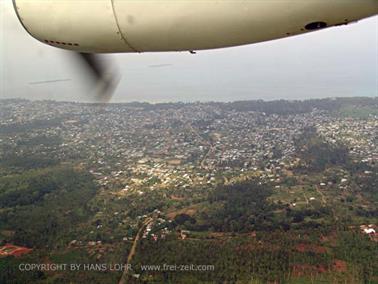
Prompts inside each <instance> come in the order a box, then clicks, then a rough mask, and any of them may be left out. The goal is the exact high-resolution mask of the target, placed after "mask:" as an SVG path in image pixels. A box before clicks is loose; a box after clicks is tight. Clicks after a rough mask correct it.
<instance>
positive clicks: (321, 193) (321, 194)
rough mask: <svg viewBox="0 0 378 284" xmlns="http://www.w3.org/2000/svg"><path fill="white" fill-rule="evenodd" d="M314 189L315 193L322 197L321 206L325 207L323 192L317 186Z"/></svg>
mask: <svg viewBox="0 0 378 284" xmlns="http://www.w3.org/2000/svg"><path fill="white" fill-rule="evenodd" d="M315 188H316V191H317V193H319V194H320V196H321V197H322V203H323V205H324V206H325V205H327V200H326V199H325V196H324V194H323V192H321V190H320V189H319V187H318V186H316V187H315Z"/></svg>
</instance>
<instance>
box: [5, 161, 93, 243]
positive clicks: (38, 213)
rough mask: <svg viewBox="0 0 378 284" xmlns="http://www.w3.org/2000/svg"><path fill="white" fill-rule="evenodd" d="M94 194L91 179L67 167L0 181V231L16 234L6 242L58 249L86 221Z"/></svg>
mask: <svg viewBox="0 0 378 284" xmlns="http://www.w3.org/2000/svg"><path fill="white" fill-rule="evenodd" d="M95 193H96V186H95V185H94V183H93V181H92V177H91V176H90V175H88V174H85V173H82V172H79V171H76V170H74V169H72V168H70V167H55V168H50V169H39V170H30V171H27V172H25V173H23V174H16V175H12V176H6V177H2V178H0V210H1V211H0V230H11V231H14V232H15V233H14V235H13V237H12V238H11V239H6V241H8V242H15V243H17V244H20V245H25V246H29V247H41V246H50V247H57V246H58V245H59V244H60V242H64V241H66V240H67V235H68V234H69V233H70V232H71V231H72V230H74V229H75V225H76V224H78V223H79V222H83V221H85V220H86V219H87V218H88V217H89V215H90V214H91V213H90V211H89V210H88V208H87V202H88V201H89V200H90V199H91V198H92V197H93V196H94V195H95Z"/></svg>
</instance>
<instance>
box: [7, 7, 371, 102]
mask: <svg viewBox="0 0 378 284" xmlns="http://www.w3.org/2000/svg"><path fill="white" fill-rule="evenodd" d="M107 57H109V58H110V59H111V60H112V61H113V62H114V63H115V64H117V66H118V68H119V70H120V74H121V76H122V77H121V81H120V84H119V86H118V88H117V90H116V92H115V94H114V96H113V98H112V100H111V101H112V102H129V101H147V102H175V101H184V102H192V101H235V100H256V99H264V100H273V99H290V100H293V99H308V98H323V97H349V96H378V17H372V18H368V19H364V20H361V21H360V22H358V23H355V24H351V25H348V26H342V27H337V28H330V29H326V30H322V31H319V32H315V33H310V34H305V35H300V36H295V37H291V38H286V39H281V40H274V41H270V42H264V43H259V44H253V45H247V46H241V47H233V48H226V49H218V50H210V51H199V52H197V54H195V55H192V54H190V53H188V52H185V53H173V52H170V53H142V54H127V53H125V54H114V55H107ZM84 79H85V78H84V77H83V70H82V69H81V68H80V65H79V64H78V63H77V62H74V61H73V60H72V54H71V52H68V51H64V50H60V49H56V48H53V47H50V46H47V45H44V44H42V43H40V42H39V41H37V40H35V39H33V38H32V37H31V36H29V35H28V34H27V33H26V32H25V31H24V30H23V28H22V26H21V25H20V23H19V22H18V20H17V17H16V15H15V13H14V11H13V7H12V4H11V0H0V99H3V98H26V99H31V100H42V99H48V100H61V101H88V100H90V94H91V90H90V88H89V87H88V84H86V83H85V82H86V81H85V80H84ZM50 80H52V81H53V80H60V81H57V82H55V83H49V84H35V82H40V81H50Z"/></svg>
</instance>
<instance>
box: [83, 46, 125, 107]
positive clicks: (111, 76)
mask: <svg viewBox="0 0 378 284" xmlns="http://www.w3.org/2000/svg"><path fill="white" fill-rule="evenodd" d="M78 55H79V58H80V59H81V61H82V62H83V63H84V66H86V68H87V69H88V71H89V75H91V77H92V79H93V81H94V84H95V95H94V99H95V100H96V101H98V102H101V103H107V102H109V101H110V99H111V98H112V95H113V93H114V91H115V89H116V87H117V85H118V82H119V79H120V76H119V74H118V72H116V70H115V68H113V67H112V66H111V64H110V63H109V61H106V60H105V59H104V58H102V57H101V56H100V55H96V54H92V53H78Z"/></svg>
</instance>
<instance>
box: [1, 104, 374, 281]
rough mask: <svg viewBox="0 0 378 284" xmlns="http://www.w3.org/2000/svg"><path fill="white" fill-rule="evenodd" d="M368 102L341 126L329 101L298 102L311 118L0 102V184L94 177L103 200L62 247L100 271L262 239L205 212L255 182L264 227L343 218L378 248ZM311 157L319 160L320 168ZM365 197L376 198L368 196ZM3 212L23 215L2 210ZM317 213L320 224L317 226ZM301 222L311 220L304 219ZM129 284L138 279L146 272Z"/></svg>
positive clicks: (269, 110)
mask: <svg viewBox="0 0 378 284" xmlns="http://www.w3.org/2000/svg"><path fill="white" fill-rule="evenodd" d="M327 100H329V101H327ZM356 100H357V101H358V100H359V99H358V98H357V99H356ZM370 100H371V101H372V102H370V101H369V102H368V103H365V102H364V100H362V101H363V104H364V105H363V107H362V108H367V107H371V109H372V111H371V109H368V110H367V111H366V113H365V112H364V113H363V115H354V114H353V115H349V113H348V114H347V115H346V116H344V114H345V113H343V111H344V112H346V111H345V108H344V105H345V102H344V101H342V99H340V101H336V103H337V107H334V109H329V107H328V106H329V105H330V104H332V103H335V102H334V100H332V99H325V100H324V102H323V101H320V103H318V102H316V103H315V104H314V106H311V107H310V108H309V107H308V105H305V106H303V104H304V103H301V102H297V104H299V105H300V106H301V107H303V108H305V110H301V109H300V108H295V107H293V109H292V110H287V109H286V107H287V105H286V103H283V102H282V105H283V107H281V105H280V103H279V102H278V103H277V105H278V107H277V105H273V103H272V104H269V103H266V104H267V107H266V106H265V105H264V108H263V109H257V107H255V105H254V104H253V103H251V105H252V106H251V107H250V108H248V107H245V106H243V107H241V106H240V104H233V103H211V102H209V103H171V104H156V105H152V104H147V103H127V104H107V105H102V104H84V103H73V102H54V101H28V100H2V101H1V104H0V160H1V163H0V173H1V175H2V176H4V177H6V176H9V175H17V174H18V175H21V174H22V173H23V172H25V171H28V170H33V169H36V168H41V169H48V168H54V167H57V166H59V167H62V166H70V167H73V168H74V169H75V170H77V171H81V172H86V173H88V174H90V176H91V177H93V179H94V182H95V184H96V187H97V189H96V193H93V194H95V195H94V196H93V198H90V199H88V202H87V203H86V207H88V212H93V215H92V216H91V217H88V221H86V222H84V223H83V224H82V225H80V234H79V233H78V232H79V231H77V230H78V229H75V230H76V231H75V230H73V231H75V232H76V233H72V234H71V236H70V239H68V236H67V237H65V238H64V239H65V240H64V241H63V240H62V245H63V246H64V247H67V248H70V249H75V248H76V249H83V250H85V251H87V253H88V255H89V256H90V257H93V258H94V259H95V260H97V261H100V260H104V259H106V256H105V255H107V254H109V253H111V252H112V251H114V249H115V248H114V246H112V244H114V243H124V244H125V245H126V246H127V247H129V249H130V247H131V246H134V245H135V249H136V250H137V247H136V246H137V245H138V241H139V242H141V240H142V242H143V240H144V241H147V242H151V243H156V242H158V241H166V240H170V239H171V238H172V236H173V238H174V239H178V240H181V241H184V240H185V241H190V240H196V239H197V240H198V239H202V238H203V232H210V233H209V234H208V235H207V238H209V237H210V238H215V239H217V236H219V234H221V232H222V234H223V235H222V236H223V237H224V236H228V235H227V234H229V232H233V233H235V232H236V233H240V234H244V233H247V231H248V230H247V229H246V228H249V229H250V231H252V232H253V234H254V235H256V231H259V228H260V226H259V225H258V224H257V223H254V222H252V223H250V225H248V226H249V227H248V226H245V225H241V224H237V223H236V221H232V222H231V223H230V226H228V225H227V224H226V223H224V224H223V225H222V224H220V225H219V227H217V225H214V224H215V223H213V221H211V220H213V219H211V218H215V217H212V215H211V214H212V212H213V210H216V208H218V207H219V206H218V207H217V206H215V205H213V204H212V203H209V201H208V198H213V197H211V196H212V195H211V194H213V193H211V192H213V191H214V189H217V188H219V187H230V188H232V187H234V186H236V187H237V185H238V184H245V183H248V182H253V183H254V184H256V186H261V187H264V186H267V187H269V188H272V192H271V194H270V196H269V197H267V200H268V201H269V202H270V203H271V204H273V205H271V206H274V207H272V209H271V210H272V212H274V214H275V215H274V216H275V217H267V218H268V220H269V221H266V220H267V219H266V218H265V217H264V220H265V221H264V222H265V224H266V226H270V227H271V228H273V227H274V226H278V227H280V228H284V229H285V230H286V228H289V227H292V228H294V229H303V228H304V227H300V225H298V226H297V227H295V226H294V227H293V225H290V222H291V221H290V222H288V221H287V220H289V219H287V218H292V219H291V220H294V223H295V224H307V225H306V226H307V227H306V228H309V226H314V227H317V226H320V224H323V225H325V224H327V226H331V224H333V222H339V221H340V220H341V219H343V222H349V223H347V224H348V225H349V226H350V227H351V228H356V230H357V231H359V234H361V235H366V236H369V238H370V242H376V241H377V240H378V239H377V234H376V225H375V224H376V220H377V215H376V200H374V199H370V198H368V197H367V196H365V195H363V194H360V193H358V194H355V193H356V192H361V191H362V190H363V188H364V184H363V183H364V182H365V181H366V180H369V182H370V181H371V180H373V181H372V182H374V180H376V172H375V166H376V163H377V160H378V147H377V144H376V143H377V136H378V113H377V108H375V107H376V105H377V100H376V99H370ZM340 102H341V103H340ZM339 103H340V105H341V106H340V105H339ZM346 103H350V102H349V101H348V100H346ZM353 103H354V102H353ZM374 103H375V107H374ZM256 104H258V105H260V104H262V103H261V102H257V103H256ZM293 104H294V105H295V103H293ZM322 104H324V105H325V106H326V107H322ZM298 109H299V110H298ZM347 109H348V111H349V105H348V108H347ZM306 139H307V140H306ZM319 141H321V142H319ZM311 143H314V145H313V144H311ZM319 143H320V144H319ZM319 145H320V146H319ZM316 147H318V148H316ZM325 147H329V149H331V150H329V149H328V148H327V149H325V150H324V148H325ZM313 149H319V150H313ZM311 151H315V152H317V153H319V157H320V158H319V159H318V160H317V161H316V163H315V162H314V161H313V160H314V159H317V158H312V156H311V155H313V152H311ZM322 151H324V153H323V152H322ZM327 151H331V152H332V153H336V154H335V155H334V156H333V154H329V153H330V152H327ZM322 155H324V156H325V157H322ZM329 157H330V158H329ZM345 157H347V158H345ZM320 159H323V160H324V161H323V160H322V161H320ZM347 163H348V166H346V164H347ZM357 165H358V166H357ZM352 167H356V168H358V170H357V171H358V172H357V173H355V172H354V170H351V168H352ZM369 190H370V191H374V190H372V189H371V185H368V189H367V191H369ZM370 191H369V192H370ZM209 192H210V193H209ZM216 194H217V193H215V195H216ZM372 194H374V192H373V193H372ZM209 196H210V197H209ZM7 198H8V196H7ZM12 198H13V197H12ZM58 198H59V197H58ZM214 198H215V199H214V200H216V201H217V200H218V199H217V198H218V197H214ZM221 198H223V197H221ZM4 200H5V199H4ZM351 200H353V201H354V202H352V201H351ZM264 202H265V201H264ZM4 203H5V201H4ZM215 203H216V202H215ZM355 203H356V204H357V203H359V204H360V205H354V204H355ZM9 204H13V203H12V202H9ZM25 204H26V203H25ZM212 206H214V209H211V208H212ZM1 208H3V209H2V210H3V211H4V212H5V211H7V210H8V211H9V212H14V211H12V210H16V209H14V208H11V206H10V205H8V206H7V205H6V204H5V205H2V207H1ZM209 208H210V209H209ZM70 210H71V209H70ZM261 210H265V209H261ZM310 210H311V212H312V211H314V212H315V211H319V212H322V213H319V214H318V213H316V214H318V215H319V216H318V215H317V217H315V213H308V212H309V211H310ZM348 210H349V211H348ZM353 210H354V211H353ZM8 211H7V212H8ZM264 212H265V211H264ZM293 212H297V213H295V214H294V213H293ZM298 212H302V213H303V212H307V213H303V214H304V217H302V215H300V214H302V213H298ZM345 212H349V213H348V214H347V215H346V213H345ZM350 212H356V213H355V214H357V215H358V216H359V217H355V214H354V213H353V214H351V213H350ZM374 212H375V213H374ZM230 214H231V213H230ZM232 214H233V213H232ZM232 214H231V215H232ZM264 214H265V213H264ZM266 214H268V213H266ZM269 214H270V213H269ZM272 214H273V213H272ZM306 214H308V215H306ZM311 214H313V215H311ZM231 215H230V216H231ZM357 215H356V216H357ZM348 216H349V218H351V219H349V221H346V218H347V217H348ZM3 218H5V219H6V218H9V215H8V217H3ZM269 218H272V219H269ZM284 219H285V220H286V221H283V220H284ZM310 219H311V220H310ZM344 219H345V220H344ZM274 220H280V221H274ZM277 222H278V223H277ZM287 222H288V223H287ZM314 222H315V223H314ZM254 224H255V225H254ZM268 224H269V225H268ZM277 224H280V225H277ZM204 228H205V229H204ZM0 230H2V231H1V236H2V239H3V240H4V241H7V242H8V241H11V239H12V237H11V236H13V235H14V234H17V233H16V232H15V230H12V228H5V227H3V228H0ZM216 232H218V233H216ZM216 234H218V235H216ZM224 234H225V235H224ZM20 245H25V246H27V243H21V244H20ZM31 245H33V243H31ZM36 246H38V245H36ZM147 246H148V245H147ZM54 249H57V247H55V248H54ZM131 251H133V249H130V252H129V258H130V259H129V261H132V258H133V257H134V254H136V256H135V257H137V258H138V254H137V253H136V252H135V251H134V252H131ZM116 263H119V260H117V262H116ZM133 275H134V278H135V277H139V276H140V272H138V273H137V272H135V273H134V274H133Z"/></svg>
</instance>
